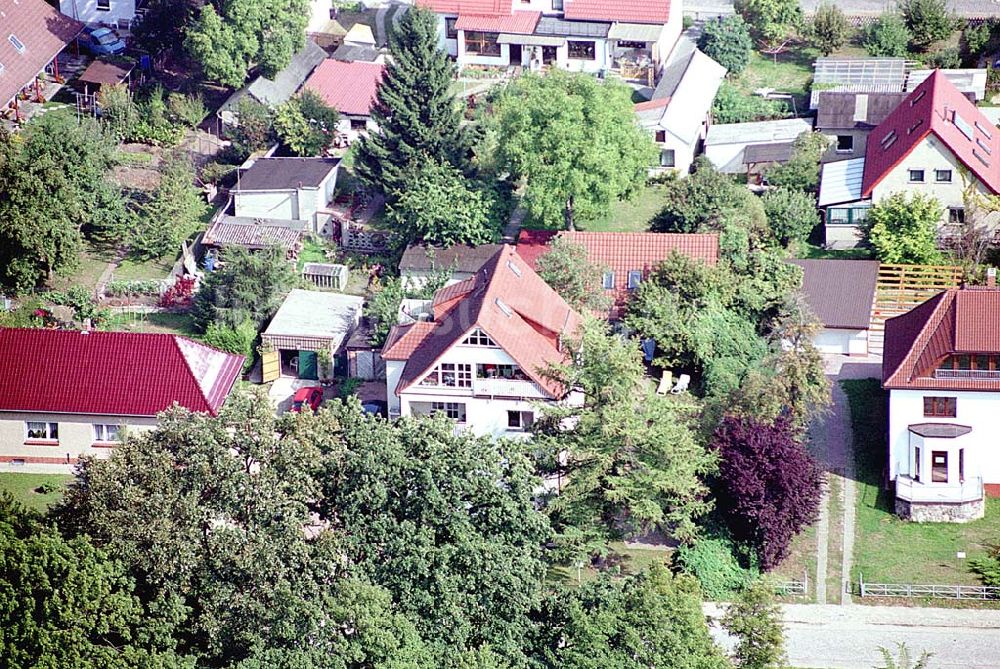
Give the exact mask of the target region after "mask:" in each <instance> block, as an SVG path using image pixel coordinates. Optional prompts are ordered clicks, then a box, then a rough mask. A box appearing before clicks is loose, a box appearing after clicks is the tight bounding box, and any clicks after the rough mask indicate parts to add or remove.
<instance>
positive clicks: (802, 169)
mask: <svg viewBox="0 0 1000 669" xmlns="http://www.w3.org/2000/svg"><path fill="white" fill-rule="evenodd" d="M829 146H830V140H829V139H827V137H826V136H825V135H823V134H821V133H818V132H812V131H810V130H807V131H806V132H803V133H802V134H801V135H799V136H798V137H796V138H795V142H794V144H793V147H792V157H791V158H790V159H789V160H788V162H786V163H784V164H778V165H774V166H773V167H771V168H770V169H768V170H767V182H768V183H769V184H771V185H772V186H782V187H784V188H789V189H791V190H797V191H800V192H805V193H815V192H816V191H817V190H819V169H820V158H822V156H823V154H824V153H825V152H826V149H827V147H829Z"/></svg>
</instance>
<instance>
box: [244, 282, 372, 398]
mask: <svg viewBox="0 0 1000 669" xmlns="http://www.w3.org/2000/svg"><path fill="white" fill-rule="evenodd" d="M363 303H364V300H363V299H362V298H360V297H357V296H354V295H343V294H339V293H326V292H320V291H314V290H299V289H296V290H293V291H292V292H290V293H289V294H288V297H286V298H285V301H284V302H282V304H281V307H280V308H279V309H278V313H276V314H275V315H274V318H272V319H271V323H270V324H269V325H268V326H267V329H266V330H264V333H263V334H262V335H261V343H262V347H263V352H262V353H261V360H262V362H263V380H264V382H265V383H267V382H269V381H274V380H275V379H277V378H278V377H279V376H285V377H292V378H298V379H328V378H331V377H333V376H335V375H336V374H338V373H341V374H343V373H344V371H345V370H346V360H345V358H344V356H343V348H344V344H345V342H346V341H347V340H348V339H349V338H350V336H351V333H352V332H353V331H354V329H355V328H356V327H357V326H358V323H359V321H360V320H361V308H362V304H363Z"/></svg>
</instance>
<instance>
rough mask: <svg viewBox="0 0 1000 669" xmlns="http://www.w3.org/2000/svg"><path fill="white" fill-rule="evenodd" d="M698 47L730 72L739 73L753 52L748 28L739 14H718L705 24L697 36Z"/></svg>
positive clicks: (744, 67)
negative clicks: (722, 15) (723, 15)
mask: <svg viewBox="0 0 1000 669" xmlns="http://www.w3.org/2000/svg"><path fill="white" fill-rule="evenodd" d="M698 48H699V49H701V50H702V51H704V52H705V54H706V55H708V56H709V57H711V58H713V59H714V60H715V61H716V62H718V63H719V64H720V65H722V66H723V67H725V68H726V69H727V70H728V71H729V73H730V74H739V73H740V72H742V71H743V70H744V69H746V66H747V65H748V64H749V63H750V54H751V53H752V52H753V40H752V39H750V28H749V26H747V22H746V21H744V20H743V17H742V16H740V15H739V14H733V15H731V16H726V17H721V16H720V17H719V18H717V19H714V20H711V21H709V22H708V23H706V24H705V27H704V29H703V30H702V33H701V37H700V38H698Z"/></svg>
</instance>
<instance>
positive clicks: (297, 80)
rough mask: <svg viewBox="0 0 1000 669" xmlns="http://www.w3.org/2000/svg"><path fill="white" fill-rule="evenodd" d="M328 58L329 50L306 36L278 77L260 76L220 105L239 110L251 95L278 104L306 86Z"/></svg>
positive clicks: (262, 102) (268, 103)
mask: <svg viewBox="0 0 1000 669" xmlns="http://www.w3.org/2000/svg"><path fill="white" fill-rule="evenodd" d="M325 59H326V51H324V50H323V49H322V48H321V47H319V46H317V44H316V43H315V42H313V41H312V40H306V43H305V46H303V47H302V48H301V49H300V50H299V51H298V52H297V53H295V54H293V55H292V60H291V62H289V63H288V65H287V66H286V67H285V68H283V69H282V70H280V71H279V72H278V73H277V74H276V75H274V79H268V78H267V77H265V76H263V75H262V76H259V77H256V78H255V79H254V80H253V81H251V82H250V83H249V84H247V85H246V86H244V87H243V88H241V89H239V90H238V91H236V92H235V93H233V94H232V95H230V96H229V98H227V99H226V101H225V102H223V103H222V106H221V107H220V111H221V110H232V111H236V110H237V109H238V107H239V102H240V100H242V99H243V98H244V97H247V96H249V97H250V98H252V99H254V100H256V101H257V102H259V103H261V104H263V105H267V106H269V107H276V106H278V105H280V104H281V103H283V102H286V101H288V100H289V99H290V98H291V97H292V96H293V95H295V93H296V91H298V90H299V88H301V87H302V83H303V82H304V81H305V80H306V77H308V76H309V75H310V74H311V73H312V71H313V70H315V69H316V67H317V66H318V65H319V64H320V63H322V62H323V61H324V60H325Z"/></svg>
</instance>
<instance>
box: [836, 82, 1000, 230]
mask: <svg viewBox="0 0 1000 669" xmlns="http://www.w3.org/2000/svg"><path fill="white" fill-rule="evenodd" d="M998 161H1000V131H998V130H997V129H996V127H994V126H993V124H992V123H990V121H989V120H988V119H987V118H986V116H984V115H983V113H982V112H981V111H980V110H979V109H978V108H977V107H976V106H975V105H974V104H973V103H972V102H970V101H969V99H968V98H967V97H966V96H965V95H963V94H962V93H961V92H960V91H959V90H958V89H957V88H956V87H955V86H954V85H953V84H952V83H951V82H950V81H949V80H948V78H947V77H946V76H945V75H944V73H943V72H941V71H935V72H934V73H933V74H932V75H931V76H929V77H928V78H927V79H925V80H924V81H923V83H921V84H920V85H919V86H917V87H916V88H915V89H913V91H912V92H911V93H910V94H909V95H907V96H906V98H905V99H904V100H903V101H902V102H901V103H900V104H899V105H898V106H897V107H896V109H895V110H893V112H892V113H891V114H889V115H888V116H887V117H886V119H885V120H884V121H882V123H880V124H879V125H878V127H876V128H875V130H873V131H872V132H871V134H870V136H869V137H868V141H867V146H866V148H865V155H864V157H863V158H853V159H849V160H839V161H836V162H832V163H826V164H825V165H823V172H822V176H821V179H820V192H819V206H820V207H821V208H823V209H825V215H826V221H825V223H826V242H827V244H830V245H842V246H852V245H854V244H856V243H857V240H858V238H859V236H858V235H859V233H858V223H859V222H860V221H863V220H865V219H866V218H867V214H868V209H869V208H870V207H871V206H872V204H877V203H878V202H880V201H881V200H883V199H884V198H886V197H888V196H890V195H892V194H894V193H899V192H906V193H920V194H923V195H927V196H933V197H934V198H936V199H937V201H938V202H939V203H940V204H941V206H942V207H943V208H944V216H943V218H942V221H941V223H942V225H944V224H947V223H949V222H960V221H962V220H964V216H965V212H964V207H965V198H964V192H965V189H966V187H967V186H971V187H972V188H974V189H975V190H976V191H978V192H980V193H983V194H989V195H996V194H1000V162H998Z"/></svg>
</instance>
